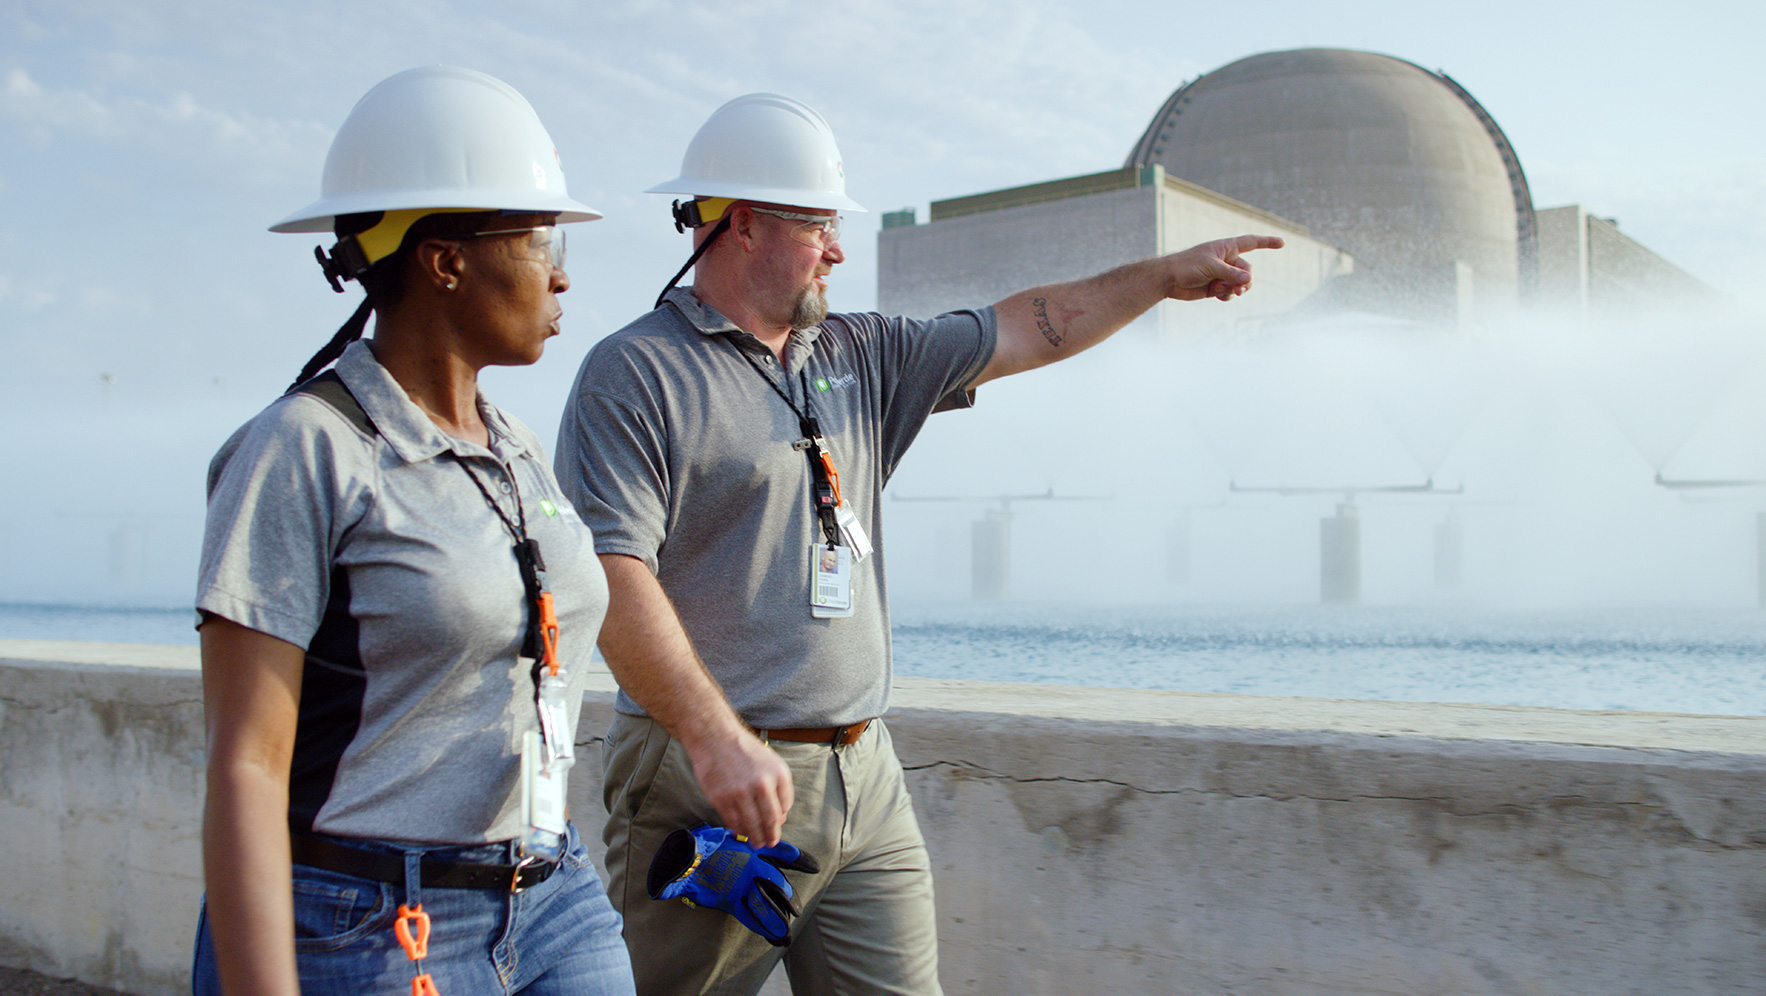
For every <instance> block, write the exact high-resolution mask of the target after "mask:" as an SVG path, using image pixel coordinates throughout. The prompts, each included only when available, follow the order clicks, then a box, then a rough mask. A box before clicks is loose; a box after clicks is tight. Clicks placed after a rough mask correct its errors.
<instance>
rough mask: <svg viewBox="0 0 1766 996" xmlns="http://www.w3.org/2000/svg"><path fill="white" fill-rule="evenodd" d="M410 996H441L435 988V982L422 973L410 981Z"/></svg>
mask: <svg viewBox="0 0 1766 996" xmlns="http://www.w3.org/2000/svg"><path fill="white" fill-rule="evenodd" d="M411 996H441V993H440V992H438V991H437V990H436V988H435V980H434V979H432V978H430V977H429V973H428V972H424V973H423V974H422V975H419V976H417V977H416V978H415V979H412V980H411Z"/></svg>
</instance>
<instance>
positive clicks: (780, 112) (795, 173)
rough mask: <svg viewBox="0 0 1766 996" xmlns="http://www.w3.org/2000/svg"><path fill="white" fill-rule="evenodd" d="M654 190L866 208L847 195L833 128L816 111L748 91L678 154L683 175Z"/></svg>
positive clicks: (714, 115)
mask: <svg viewBox="0 0 1766 996" xmlns="http://www.w3.org/2000/svg"><path fill="white" fill-rule="evenodd" d="M645 192H646V193H651V194H691V195H693V196H695V197H718V198H729V199H732V200H744V201H765V202H767V203H772V204H788V205H792V206H794V207H807V208H833V209H835V210H838V211H863V210H864V207H863V206H862V205H860V204H859V203H858V202H857V201H855V200H853V199H852V198H850V197H848V196H846V171H845V169H844V168H843V166H842V165H841V161H840V150H839V149H838V148H836V147H835V145H834V131H833V129H831V128H829V127H828V122H827V121H825V120H823V119H822V116H821V115H820V114H817V113H816V112H815V109H814V108H812V107H810V106H809V105H808V104H805V103H802V102H801V101H796V100H792V99H791V98H790V97H781V96H780V95H778V94H776V93H750V94H746V95H744V96H741V97H737V98H736V99H735V100H732V101H730V102H729V103H727V104H725V105H724V106H722V107H720V108H718V109H717V110H716V111H713V112H712V115H711V117H710V118H709V119H708V120H707V121H706V122H705V125H704V127H702V128H700V129H699V133H698V134H697V135H694V136H693V141H692V142H690V143H688V145H687V154H686V155H685V156H683V157H682V158H681V175H680V176H677V177H675V178H674V179H672V180H670V181H668V182H667V183H659V184H657V185H656V186H654V187H651V188H650V189H649V190H648V191H645Z"/></svg>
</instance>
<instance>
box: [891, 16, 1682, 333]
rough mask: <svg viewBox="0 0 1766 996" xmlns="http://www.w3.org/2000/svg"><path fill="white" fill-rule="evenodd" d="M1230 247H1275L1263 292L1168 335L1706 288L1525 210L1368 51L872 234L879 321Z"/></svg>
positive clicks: (1417, 80) (1261, 78)
mask: <svg viewBox="0 0 1766 996" xmlns="http://www.w3.org/2000/svg"><path fill="white" fill-rule="evenodd" d="M1244 232H1259V233H1266V234H1273V235H1280V236H1282V237H1283V238H1285V239H1287V240H1288V248H1287V249H1284V250H1283V251H1282V252H1280V253H1273V254H1267V255H1263V256H1260V257H1259V258H1258V259H1257V261H1256V265H1257V268H1258V274H1257V279H1258V288H1257V292H1256V293H1254V294H1249V295H1246V296H1244V297H1243V298H1240V299H1238V300H1235V301H1233V302H1231V303H1229V304H1227V305H1225V306H1223V307H1210V308H1185V307H1181V306H1178V305H1175V304H1174V303H1172V302H1166V303H1165V304H1162V305H1160V306H1159V307H1158V308H1157V309H1155V313H1154V315H1153V327H1154V328H1156V329H1157V331H1158V332H1159V333H1160V334H1161V335H1164V336H1171V337H1177V338H1192V337H1197V336H1209V335H1249V334H1256V333H1258V332H1260V331H1262V330H1264V329H1266V328H1268V327H1269V326H1270V325H1271V324H1272V323H1276V324H1279V323H1282V322H1285V321H1294V320H1300V319H1310V318H1321V317H1330V316H1342V315H1362V316H1378V317H1379V319H1380V320H1382V321H1383V322H1386V323H1390V322H1392V321H1398V322H1404V323H1414V324H1416V325H1418V326H1420V327H1428V328H1450V329H1453V328H1458V329H1463V328H1469V327H1474V326H1476V325H1478V324H1484V323H1491V322H1497V321H1501V320H1503V319H1504V318H1506V317H1508V316H1511V315H1512V314H1514V313H1515V312H1516V311H1517V310H1518V309H1520V308H1524V307H1545V308H1551V309H1554V310H1562V309H1569V310H1571V311H1573V312H1575V313H1577V314H1579V315H1582V316H1588V315H1591V314H1599V313H1601V312H1603V311H1606V310H1612V311H1616V312H1617V311H1633V310H1635V308H1636V307H1637V306H1638V305H1639V303H1641V302H1646V301H1657V302H1661V301H1671V302H1674V303H1679V302H1681V301H1683V300H1685V299H1687V298H1689V297H1698V296H1702V295H1708V294H1709V293H1710V292H1709V291H1708V290H1707V289H1705V288H1704V287H1703V286H1702V285H1701V284H1699V283H1698V282H1697V281H1696V280H1695V279H1694V278H1692V277H1691V276H1689V275H1688V274H1687V273H1685V272H1684V271H1683V270H1681V269H1680V268H1678V267H1676V266H1674V265H1673V264H1671V263H1669V262H1667V261H1666V260H1663V259H1662V258H1661V257H1659V256H1657V255H1655V254H1654V253H1652V252H1650V251H1649V250H1648V249H1646V248H1644V247H1643V246H1642V245H1640V244H1638V243H1637V242H1635V241H1633V240H1631V239H1629V238H1627V237H1625V236H1624V235H1621V234H1620V233H1619V232H1618V229H1617V226H1616V223H1615V222H1613V221H1612V220H1611V219H1601V218H1596V217H1593V216H1591V215H1589V214H1588V213H1587V212H1586V211H1584V210H1582V209H1581V208H1580V207H1577V206H1569V207H1560V208H1554V209H1550V210H1543V211H1542V210H1537V209H1535V207H1534V205H1533V199H1532V193H1531V191H1530V190H1529V188H1528V185H1527V177H1526V174H1525V172H1524V171H1523V170H1522V168H1521V162H1520V158H1519V157H1518V156H1517V154H1516V152H1515V150H1514V148H1513V147H1512V146H1511V145H1510V144H1509V141H1508V139H1507V137H1506V136H1505V135H1504V134H1503V131H1502V128H1501V127H1500V126H1499V125H1498V124H1497V123H1496V121H1495V119H1494V118H1492V117H1491V116H1490V114H1489V113H1488V112H1487V111H1485V109H1484V108H1483V106H1482V105H1480V104H1479V103H1478V101H1477V99H1476V98H1474V97H1473V96H1472V95H1471V94H1470V93H1469V92H1467V91H1466V89H1465V88H1464V87H1462V86H1460V85H1459V84H1458V83H1456V82H1455V81H1454V80H1453V79H1452V77H1450V76H1448V75H1446V74H1445V73H1438V72H1431V71H1429V70H1427V69H1423V68H1422V67H1420V66H1417V65H1415V64H1413V63H1410V62H1406V61H1404V60H1402V59H1396V58H1392V57H1390V56H1386V55H1378V54H1374V53H1371V52H1355V51H1345V50H1340V49H1300V50H1295V51H1289V52H1266V53H1263V54H1260V55H1254V56H1250V57H1248V58H1245V59H1241V60H1239V61H1237V62H1234V63H1231V64H1230V65H1227V66H1224V67H1222V68H1220V69H1217V70H1215V71H1214V72H1211V73H1207V74H1205V75H1203V76H1200V77H1198V78H1196V79H1194V80H1192V81H1190V82H1188V83H1186V84H1184V85H1183V86H1181V87H1179V88H1178V89H1177V91H1176V92H1174V93H1173V94H1172V95H1171V97H1170V98H1169V99H1168V100H1167V101H1166V102H1165V104H1164V106H1162V107H1161V108H1160V109H1159V111H1158V113H1157V114H1156V115H1154V117H1153V120H1152V122H1151V123H1150V124H1149V125H1148V126H1147V129H1146V131H1145V132H1144V133H1143V134H1142V135H1141V137H1140V139H1139V140H1138V141H1137V142H1135V143H1134V145H1133V147H1132V149H1131V150H1130V151H1129V153H1128V156H1127V159H1126V161H1125V162H1124V164H1123V166H1122V167H1121V168H1120V169H1117V170H1111V171H1107V172H1101V173H1094V174H1089V175H1085V176H1077V177H1070V178H1066V179H1059V180H1053V181H1049V182H1045V183H1036V184H1031V185H1028V186H1022V187H1014V188H1010V189H1006V190H996V191H991V192H987V193H981V194H974V195H970V196H963V197H955V198H951V199H947V200H938V201H933V202H932V205H931V217H930V220H929V221H928V222H927V223H925V224H919V223H917V220H916V218H915V213H914V212H913V211H911V210H908V211H901V212H894V213H892V214H889V215H887V216H885V218H884V228H883V231H882V233H881V234H880V236H879V254H878V255H879V262H878V289H877V298H878V305H879V308H880V309H881V310H882V311H884V312H886V313H899V314H908V315H916V316H927V315H933V314H938V313H940V312H943V311H947V310H950V309H952V308H958V307H967V306H973V305H975V304H979V303H984V302H991V301H995V300H998V299H1000V298H1003V297H1005V296H1007V295H1009V294H1011V293H1013V292H1015V291H1018V290H1021V289H1023V288H1024V287H1027V286H1033V285H1035V284H1038V283H1046V282H1053V281H1060V280H1070V279H1075V278H1078V277H1083V276H1087V275H1089V274H1092V273H1096V272H1098V271H1100V270H1103V269H1107V268H1109V267H1111V266H1116V265H1119V264H1122V263H1126V262H1130V261H1133V260H1136V259H1141V258H1144V257H1147V256H1151V255H1156V254H1160V253H1166V252H1172V251H1175V250H1178V249H1182V248H1184V247H1186V246H1190V245H1193V244H1195V243H1198V242H1202V241H1206V240H1208V239H1213V238H1219V237H1222V236H1226V235H1236V234H1241V233H1244Z"/></svg>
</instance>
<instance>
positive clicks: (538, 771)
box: [521, 730, 570, 861]
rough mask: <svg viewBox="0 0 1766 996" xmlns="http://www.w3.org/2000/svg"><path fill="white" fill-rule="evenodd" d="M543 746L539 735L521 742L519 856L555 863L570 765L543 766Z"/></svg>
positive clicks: (561, 837)
mask: <svg viewBox="0 0 1766 996" xmlns="http://www.w3.org/2000/svg"><path fill="white" fill-rule="evenodd" d="M545 753H546V748H545V742H544V740H543V739H542V738H541V737H540V734H539V732H538V731H535V730H529V731H527V732H526V733H524V734H522V739H521V819H522V823H523V824H524V825H525V826H526V827H527V830H526V832H525V833H523V834H522V835H521V854H522V856H523V857H534V858H538V859H540V860H542V861H556V860H557V859H558V857H559V855H560V854H562V853H563V851H564V829H565V828H564V808H565V806H564V787H565V781H566V780H567V779H568V777H569V774H570V762H569V761H567V760H559V761H555V762H553V763H550V764H548V763H546V760H545Z"/></svg>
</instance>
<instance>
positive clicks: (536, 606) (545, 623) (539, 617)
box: [460, 460, 558, 703]
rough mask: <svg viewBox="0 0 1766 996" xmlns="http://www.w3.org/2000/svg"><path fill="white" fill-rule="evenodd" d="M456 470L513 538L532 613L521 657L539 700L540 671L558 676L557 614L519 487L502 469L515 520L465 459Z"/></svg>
mask: <svg viewBox="0 0 1766 996" xmlns="http://www.w3.org/2000/svg"><path fill="white" fill-rule="evenodd" d="M460 469H461V470H464V471H465V472H466V476H467V477H470V478H472V483H473V484H476V485H478V493H479V494H482V495H484V500H485V504H487V505H489V506H490V507H491V511H493V512H495V513H497V518H499V519H501V520H502V521H503V528H505V529H507V530H509V535H511V536H513V537H515V563H516V565H517V566H519V567H520V568H521V587H522V588H523V589H524V590H525V591H526V592H527V600H528V602H529V603H531V604H532V607H533V611H532V612H531V613H530V614H529V615H528V621H527V636H526V637H525V638H524V639H523V640H522V643H521V656H523V657H529V658H532V659H533V671H532V675H531V676H532V678H533V693H534V701H535V702H536V703H537V702H538V701H539V695H540V668H542V667H545V668H549V669H550V671H551V673H552V674H557V673H558V615H557V613H556V612H555V611H554V609H553V606H552V592H551V589H549V588H547V587H546V562H545V561H544V560H543V559H541V557H540V541H539V540H536V539H534V538H533V537H531V536H529V535H527V512H526V511H525V510H523V509H522V507H521V486H520V485H519V484H518V483H517V482H516V480H515V470H514V468H512V467H505V468H503V472H504V473H506V474H508V475H509V489H510V491H511V492H513V493H514V495H515V518H514V519H511V518H509V515H508V513H507V512H504V511H503V506H502V505H500V504H498V503H497V499H496V498H494V497H492V495H491V489H490V488H487V487H485V484H484V481H482V480H480V479H479V476H478V475H477V474H475V473H473V472H472V467H471V466H469V465H468V464H467V463H466V461H465V460H460Z"/></svg>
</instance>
